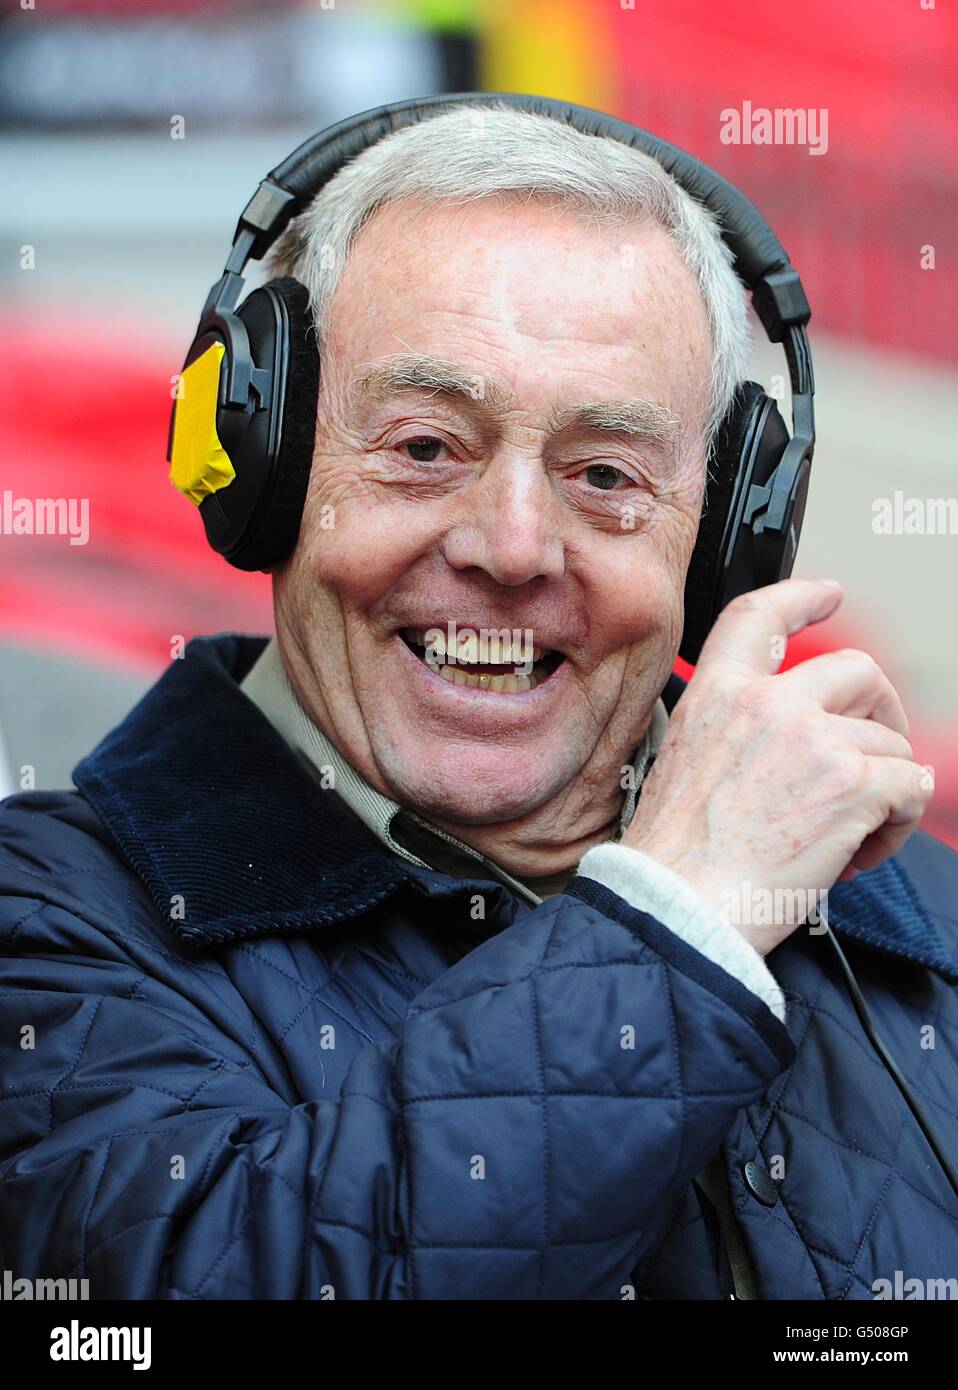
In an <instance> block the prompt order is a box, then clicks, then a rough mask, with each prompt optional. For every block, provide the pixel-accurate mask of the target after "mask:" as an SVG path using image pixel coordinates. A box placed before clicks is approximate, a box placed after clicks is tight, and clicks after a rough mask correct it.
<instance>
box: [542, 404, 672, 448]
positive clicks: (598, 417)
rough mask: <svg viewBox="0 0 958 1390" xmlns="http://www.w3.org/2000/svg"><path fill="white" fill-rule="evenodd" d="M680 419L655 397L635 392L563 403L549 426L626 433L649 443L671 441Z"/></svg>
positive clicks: (559, 429) (556, 430) (559, 430)
mask: <svg viewBox="0 0 958 1390" xmlns="http://www.w3.org/2000/svg"><path fill="white" fill-rule="evenodd" d="M680 425H681V421H680V420H679V419H678V418H677V417H676V416H675V415H673V414H672V412H671V411H670V410H667V409H666V408H665V406H662V405H659V404H658V403H657V402H656V401H647V400H644V399H643V398H642V397H639V396H636V397H632V398H631V399H629V400H621V401H585V402H584V403H582V404H581V405H575V406H562V407H561V408H560V409H558V410H556V411H555V412H554V413H553V416H552V420H551V422H550V429H551V430H552V432H553V433H554V434H560V433H564V432H568V433H570V434H571V433H573V432H578V433H581V434H585V433H587V432H589V431H593V430H597V431H601V432H603V433H606V434H624V435H628V436H630V437H632V438H635V439H642V440H645V441H646V442H648V443H650V444H669V443H671V442H672V441H673V440H674V439H675V436H676V434H677V433H678V430H679V427H680Z"/></svg>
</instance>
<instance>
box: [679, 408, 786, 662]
mask: <svg viewBox="0 0 958 1390" xmlns="http://www.w3.org/2000/svg"><path fill="white" fill-rule="evenodd" d="M767 402H768V397H767V396H766V395H765V392H764V390H763V389H762V387H761V386H759V384H758V383H757V382H755V381H743V382H741V383H740V385H739V386H738V387H737V389H736V392H735V396H734V397H733V399H732V404H731V405H730V407H729V409H728V411H727V412H726V415H725V418H724V420H723V421H722V423H721V425H720V426H719V428H718V430H717V431H716V434H715V440H714V443H713V445H712V452H711V454H710V455H709V463H708V477H707V480H706V485H705V499H704V502H703V505H702V516H701V519H700V521H699V531H698V536H697V537H696V541H695V548H694V550H693V551H692V558H691V560H690V561H689V568H688V573H687V574H686V577H685V626H684V628H683V631H682V644H681V646H680V647H679V655H680V656H681V658H682V660H683V661H687V662H688V663H689V664H690V665H692V666H694V665H695V663H696V661H698V658H699V653H700V652H701V650H702V645H703V643H704V642H705V639H706V637H707V636H708V634H709V631H710V629H711V627H712V624H713V622H714V621H715V619H716V617H717V616H718V614H719V612H720V604H719V598H720V594H719V589H720V586H721V583H722V575H723V571H724V568H725V563H724V562H725V560H726V557H727V550H728V544H729V541H730V537H729V534H728V533H729V527H730V523H731V520H732V518H733V517H734V514H735V511H736V506H737V503H738V500H739V497H740V495H741V485H742V483H743V481H744V479H743V476H742V474H743V467H747V459H746V458H744V457H743V455H745V454H747V452H748V451H749V448H750V443H751V439H752V437H753V435H754V431H755V427H756V423H757V421H758V419H759V418H760V416H761V414H762V412H763V410H764V409H765V406H766V403H767ZM779 418H781V417H779ZM783 428H784V426H783Z"/></svg>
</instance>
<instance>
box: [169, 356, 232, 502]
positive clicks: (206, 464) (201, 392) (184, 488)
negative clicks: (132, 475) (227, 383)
mask: <svg viewBox="0 0 958 1390" xmlns="http://www.w3.org/2000/svg"><path fill="white" fill-rule="evenodd" d="M225 351H226V348H225V346H224V345H223V344H222V343H214V344H213V345H212V347H208V348H207V349H206V351H205V352H204V353H201V354H200V356H199V357H197V359H196V361H195V362H191V363H190V365H189V366H188V367H186V368H185V369H184V371H183V375H182V376H181V378H180V383H179V394H178V396H177V400H176V417H175V420H174V424H173V451H172V455H171V459H170V482H171V483H172V484H173V486H174V487H175V488H177V489H179V491H180V492H182V494H183V496H184V497H188V498H189V500H190V501H191V502H192V503H193V505H194V506H196V507H198V506H199V505H200V503H201V502H202V501H203V499H204V498H206V497H209V495H210V494H211V493H213V492H218V491H219V489H220V488H221V487H227V486H228V485H229V484H230V483H231V482H232V481H233V479H234V478H235V477H236V470H235V469H234V467H233V465H232V464H231V463H230V460H229V455H228V454H227V452H226V450H225V449H224V448H223V446H222V444H221V443H220V440H219V435H218V434H217V433H216V407H217V404H218V400H219V386H220V363H221V362H222V360H223V354H224V352H225Z"/></svg>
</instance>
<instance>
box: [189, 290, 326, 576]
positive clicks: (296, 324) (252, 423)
mask: <svg viewBox="0 0 958 1390" xmlns="http://www.w3.org/2000/svg"><path fill="white" fill-rule="evenodd" d="M237 316H238V317H239V318H240V319H241V320H242V322H243V325H244V326H245V328H246V332H247V335H248V338H249V347H250V358H251V361H252V366H253V369H254V373H264V374H266V376H267V378H268V391H269V396H268V402H269V403H268V405H266V406H265V407H264V406H263V404H262V402H261V401H260V399H259V397H258V392H257V386H256V382H255V377H254V384H253V386H252V387H251V390H250V401H249V403H248V405H247V408H246V410H245V411H240V410H234V409H231V408H229V407H227V406H223V405H221V406H220V407H219V409H218V411H217V432H218V434H219V437H220V439H221V440H222V441H223V446H224V448H225V449H226V452H227V453H228V455H229V457H230V461H231V463H232V465H233V468H234V471H235V475H236V476H235V477H234V479H233V481H232V482H231V483H230V484H229V486H228V487H224V488H221V489H219V491H217V492H215V493H213V494H212V495H211V496H210V497H207V498H206V499H205V501H204V502H203V503H202V505H201V507H200V515H201V516H202V518H203V523H204V526H205V527H206V534H207V538H208V539H209V542H210V544H211V545H212V546H213V548H214V550H218V551H219V552H220V554H222V555H223V556H224V557H225V559H227V560H228V561H229V563H230V564H231V565H235V567H236V568H237V569H242V570H270V569H274V568H275V567H276V566H277V565H279V564H281V563H282V561H283V560H285V559H287V558H288V556H289V555H290V554H291V553H292V551H293V548H294V547H295V545H296V539H297V537H298V535H299V528H300V523H301V521H302V516H303V506H304V504H305V501H306V489H307V485H308V483H309V473H310V468H311V465H312V457H313V445H314V439H315V431H316V405H317V398H318V394H319V354H318V352H317V350H316V335H315V327H314V324H313V320H312V315H311V313H310V310H309V295H308V291H307V289H306V286H305V285H303V284H301V283H300V282H299V281H298V280H294V279H292V278H284V279H277V280H270V281H268V283H267V284H265V285H262V286H261V287H260V288H258V289H255V290H253V292H252V293H251V294H249V295H248V296H247V298H246V299H245V300H244V301H243V303H242V304H241V305H240V307H239V309H238V310H237ZM257 407H259V408H257Z"/></svg>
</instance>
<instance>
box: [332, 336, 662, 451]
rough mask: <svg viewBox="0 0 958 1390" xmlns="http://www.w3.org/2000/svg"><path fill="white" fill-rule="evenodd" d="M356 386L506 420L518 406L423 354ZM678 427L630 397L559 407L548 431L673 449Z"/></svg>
mask: <svg viewBox="0 0 958 1390" xmlns="http://www.w3.org/2000/svg"><path fill="white" fill-rule="evenodd" d="M352 385H353V389H354V390H355V391H357V392H358V393H359V394H360V395H361V396H363V397H365V398H366V399H367V400H374V401H384V400H388V399H389V397H390V396H395V395H401V394H402V393H403V392H408V391H429V392H431V393H432V394H433V395H440V396H449V397H452V398H454V399H459V400H461V401H463V402H466V403H469V402H476V403H477V406H479V408H480V409H481V408H483V407H484V408H485V410H486V411H487V412H488V413H490V414H497V415H504V414H505V413H506V412H507V411H510V410H514V409H515V406H516V401H515V398H514V396H513V395H512V393H511V392H507V391H505V390H503V388H502V387H501V386H500V385H499V384H498V383H496V382H495V381H493V380H491V379H490V378H489V377H486V376H483V375H481V374H478V373H477V374H471V373H469V372H465V371H463V369H462V368H461V367H458V366H456V364H455V363H454V362H447V361H445V360H444V359H443V358H440V357H431V356H428V355H426V354H423V353H397V354H396V356H395V357H390V358H388V359H387V360H386V361H380V362H374V363H372V364H371V365H370V366H368V367H367V368H366V370H365V371H364V372H361V373H360V374H359V376H358V377H356V378H355V379H354V381H353V383H352ZM480 402H481V405H479V403H480ZM680 424H681V421H679V420H678V419H677V418H676V416H674V415H673V414H672V413H671V411H669V410H667V409H666V408H665V406H662V405H659V404H658V403H657V402H656V401H649V400H645V399H643V398H642V397H632V398H630V399H626V400H612V401H583V402H580V403H579V404H578V405H574V406H561V407H558V408H557V409H556V410H555V411H554V412H553V414H552V417H551V420H550V425H549V428H550V431H551V432H552V433H553V434H559V433H570V434H571V433H573V432H579V433H585V432H587V431H600V432H603V433H606V434H619V435H627V436H629V437H631V438H635V439H642V440H644V441H647V442H648V443H652V444H669V443H671V442H672V441H673V440H674V439H675V437H676V435H677V433H678V430H679V427H680Z"/></svg>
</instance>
